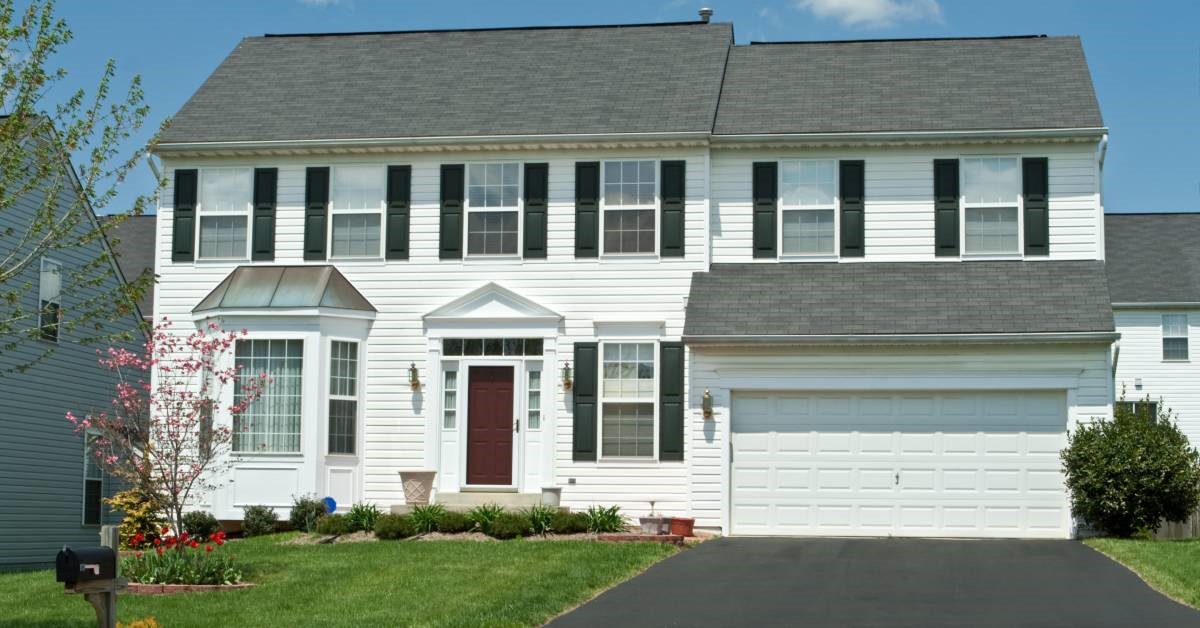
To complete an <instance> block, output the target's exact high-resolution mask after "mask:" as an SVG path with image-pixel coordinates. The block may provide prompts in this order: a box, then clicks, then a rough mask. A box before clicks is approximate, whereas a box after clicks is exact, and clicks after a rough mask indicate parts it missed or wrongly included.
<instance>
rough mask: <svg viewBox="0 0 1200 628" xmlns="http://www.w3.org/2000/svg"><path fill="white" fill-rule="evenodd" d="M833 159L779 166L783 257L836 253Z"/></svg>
mask: <svg viewBox="0 0 1200 628" xmlns="http://www.w3.org/2000/svg"><path fill="white" fill-rule="evenodd" d="M835 166H836V162H835V161H834V160H832V159H821V160H807V159H806V160H798V161H783V162H781V163H780V164H779V179H780V185H779V206H780V212H781V214H782V216H781V221H780V222H781V223H782V228H781V229H780V238H781V240H782V241H781V243H780V251H782V252H783V255H796V256H805V255H810V256H831V255H834V254H836V252H837V249H836V248H835V247H836V242H837V238H836V234H837V224H836V220H837V205H836V198H837V183H836V177H835V176H834V172H835V171H836V170H837V168H836V167H835Z"/></svg>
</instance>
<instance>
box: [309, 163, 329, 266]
mask: <svg viewBox="0 0 1200 628" xmlns="http://www.w3.org/2000/svg"><path fill="white" fill-rule="evenodd" d="M328 229H329V168H326V167H319V168H308V169H307V170H305V172H304V259H306V260H314V261H315V260H324V259H325V258H326V255H325V240H326V237H325V236H326V232H327V230H328Z"/></svg>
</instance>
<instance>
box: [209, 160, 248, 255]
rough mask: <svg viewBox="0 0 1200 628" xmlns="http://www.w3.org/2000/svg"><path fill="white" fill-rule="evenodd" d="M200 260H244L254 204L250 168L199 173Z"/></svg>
mask: <svg viewBox="0 0 1200 628" xmlns="http://www.w3.org/2000/svg"><path fill="white" fill-rule="evenodd" d="M199 176H200V190H199V194H198V198H197V210H198V211H199V217H200V221H199V229H197V231H198V234H197V238H198V240H199V242H198V246H197V251H198V254H197V256H198V257H199V258H200V259H245V257H246V243H247V240H248V237H247V236H248V230H249V225H250V208H251V205H252V201H253V191H252V183H251V177H252V171H251V169H250V168H204V169H202V170H200V172H199Z"/></svg>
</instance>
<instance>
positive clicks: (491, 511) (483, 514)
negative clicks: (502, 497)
mask: <svg viewBox="0 0 1200 628" xmlns="http://www.w3.org/2000/svg"><path fill="white" fill-rule="evenodd" d="M502 514H504V508H502V507H500V506H497V505H496V504H480V505H478V506H476V507H474V508H472V509H470V510H468V511H467V519H470V520H471V524H472V525H473V526H475V528H476V529H477V530H479V531H480V532H487V529H488V526H489V525H491V524H492V521H495V520H496V517H499V516H500V515H502Z"/></svg>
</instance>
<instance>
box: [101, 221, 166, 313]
mask: <svg viewBox="0 0 1200 628" xmlns="http://www.w3.org/2000/svg"><path fill="white" fill-rule="evenodd" d="M156 219H157V216H155V215H154V214H145V215H142V216H129V217H127V218H125V219H124V220H122V221H121V222H120V223H119V224H117V225H116V226H110V227H109V228H108V230H107V232H106V233H107V234H108V238H109V242H111V243H112V246H113V250H114V251H116V253H117V263H118V264H119V265H120V266H121V272H122V273H123V274H124V275H125V278H126V279H127V280H129V281H134V280H136V279H137V278H139V277H141V276H142V275H143V274H144V273H147V272H149V273H150V274H151V275H153V274H154V253H155V251H154V232H155V224H154V223H155V220H156ZM137 305H138V309H139V310H141V312H142V318H143V319H145V320H146V321H149V322H153V321H154V284H153V283H151V284H149V285H148V286H146V290H145V292H143V293H142V296H141V298H139V299H138V304H137Z"/></svg>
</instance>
